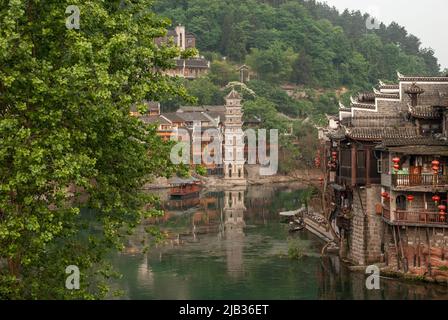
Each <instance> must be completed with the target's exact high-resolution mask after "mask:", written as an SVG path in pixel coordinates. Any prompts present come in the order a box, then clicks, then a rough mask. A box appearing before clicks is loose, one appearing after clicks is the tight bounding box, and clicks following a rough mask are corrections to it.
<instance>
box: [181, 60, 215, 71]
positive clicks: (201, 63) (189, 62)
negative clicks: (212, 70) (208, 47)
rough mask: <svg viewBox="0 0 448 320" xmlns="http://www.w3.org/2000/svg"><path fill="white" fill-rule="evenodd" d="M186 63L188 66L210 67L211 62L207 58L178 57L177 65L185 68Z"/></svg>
mask: <svg viewBox="0 0 448 320" xmlns="http://www.w3.org/2000/svg"><path fill="white" fill-rule="evenodd" d="M184 64H185V67H186V68H202V69H208V68H209V67H210V65H209V62H208V61H207V60H205V59H202V58H198V59H176V66H177V67H178V68H183V67H184Z"/></svg>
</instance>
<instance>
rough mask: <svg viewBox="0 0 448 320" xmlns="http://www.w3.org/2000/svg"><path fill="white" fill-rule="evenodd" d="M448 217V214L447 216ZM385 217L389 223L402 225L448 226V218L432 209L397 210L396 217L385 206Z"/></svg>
mask: <svg viewBox="0 0 448 320" xmlns="http://www.w3.org/2000/svg"><path fill="white" fill-rule="evenodd" d="M445 217H447V216H445ZM383 219H384V220H386V221H387V222H388V223H391V224H394V225H402V226H427V227H428V226H435V227H442V228H448V219H447V218H444V217H443V216H442V215H440V213H438V212H431V211H424V210H422V211H412V210H406V211H404V210H396V211H394V218H393V219H392V217H391V212H390V210H389V209H386V208H383Z"/></svg>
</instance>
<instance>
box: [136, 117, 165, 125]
mask: <svg viewBox="0 0 448 320" xmlns="http://www.w3.org/2000/svg"><path fill="white" fill-rule="evenodd" d="M139 119H140V120H142V121H143V122H144V123H146V124H155V123H158V124H171V123H170V122H169V121H167V120H166V119H164V118H163V117H160V116H143V117H139Z"/></svg>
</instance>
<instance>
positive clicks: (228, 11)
mask: <svg viewBox="0 0 448 320" xmlns="http://www.w3.org/2000/svg"><path fill="white" fill-rule="evenodd" d="M156 9H157V12H159V13H161V14H162V15H164V16H167V17H169V18H171V19H172V20H173V22H174V23H176V24H177V23H181V24H184V25H186V26H187V28H188V29H189V30H191V31H192V32H194V33H195V35H196V36H197V37H198V45H199V48H200V49H201V50H206V51H214V52H219V53H220V54H221V55H223V56H226V57H228V58H229V59H231V60H233V61H236V62H238V63H242V62H244V61H246V60H247V63H248V64H250V65H251V66H252V68H253V70H254V71H256V72H258V73H259V75H260V79H261V80H264V81H268V82H279V81H281V82H293V83H296V84H303V85H310V86H320V87H328V88H336V87H340V86H357V87H360V88H371V86H372V85H376V84H377V81H378V79H379V78H381V79H383V80H390V81H395V80H396V70H399V71H400V72H402V73H409V74H414V73H419V74H424V75H427V74H428V75H429V74H431V75H436V74H438V73H439V72H440V70H439V69H440V66H439V64H438V62H437V59H436V58H435V57H434V51H433V50H431V49H425V48H422V47H421V41H420V39H419V38H417V37H416V36H414V35H412V34H409V33H408V32H407V31H406V29H405V28H403V27H402V26H400V25H398V24H397V23H391V24H390V25H389V26H386V25H384V24H381V26H380V29H378V30H367V28H366V20H367V19H368V16H367V15H366V14H362V13H361V12H360V11H349V10H345V11H343V12H339V11H337V10H336V9H335V8H332V7H329V6H328V5H326V4H325V3H320V2H317V1H314V0H311V1H305V0H285V1H265V0H245V1H233V0H184V1H182V2H179V1H177V0H160V1H158V2H157V5H156ZM179 11H181V12H182V14H179Z"/></svg>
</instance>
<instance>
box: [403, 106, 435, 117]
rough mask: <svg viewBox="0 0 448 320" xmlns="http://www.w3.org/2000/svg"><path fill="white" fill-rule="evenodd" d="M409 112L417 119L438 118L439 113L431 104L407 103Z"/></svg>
mask: <svg viewBox="0 0 448 320" xmlns="http://www.w3.org/2000/svg"><path fill="white" fill-rule="evenodd" d="M409 112H410V114H411V116H413V117H414V118H419V119H439V118H440V117H441V113H440V112H439V111H438V110H437V109H436V108H434V107H433V106H416V107H412V106H410V105H409Z"/></svg>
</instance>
